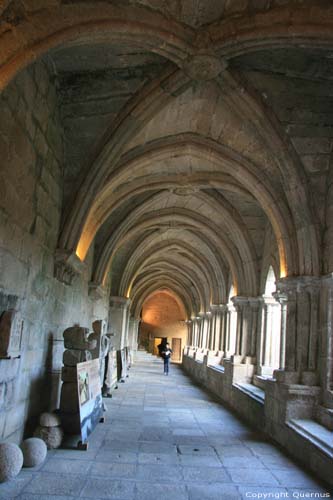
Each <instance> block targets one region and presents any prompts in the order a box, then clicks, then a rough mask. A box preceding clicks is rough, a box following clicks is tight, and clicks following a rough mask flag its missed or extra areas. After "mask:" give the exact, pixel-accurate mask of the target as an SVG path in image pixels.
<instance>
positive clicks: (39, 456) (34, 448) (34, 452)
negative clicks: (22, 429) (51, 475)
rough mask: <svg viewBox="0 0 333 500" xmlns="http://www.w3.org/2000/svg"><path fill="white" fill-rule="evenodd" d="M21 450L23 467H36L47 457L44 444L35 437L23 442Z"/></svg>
mask: <svg viewBox="0 0 333 500" xmlns="http://www.w3.org/2000/svg"><path fill="white" fill-rule="evenodd" d="M21 450H22V453H23V465H24V467H37V465H40V464H41V463H43V462H44V460H45V458H46V455H47V447H46V444H45V442H44V441H43V440H42V439H39V438H36V437H34V438H29V439H26V440H25V441H23V443H22V445H21Z"/></svg>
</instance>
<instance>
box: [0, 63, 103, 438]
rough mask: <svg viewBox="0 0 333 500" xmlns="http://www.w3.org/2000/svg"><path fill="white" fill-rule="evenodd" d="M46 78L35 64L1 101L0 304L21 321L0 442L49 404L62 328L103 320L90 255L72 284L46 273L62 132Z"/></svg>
mask: <svg viewBox="0 0 333 500" xmlns="http://www.w3.org/2000/svg"><path fill="white" fill-rule="evenodd" d="M52 80H53V79H52V75H51V74H50V71H49V69H48V66H47V64H46V63H45V62H44V61H41V62H38V63H37V64H35V65H33V66H32V67H30V68H29V69H28V70H25V71H24V72H23V73H21V74H20V75H19V76H18V77H17V79H16V80H15V81H14V82H13V83H12V84H11V85H10V86H9V87H8V88H7V90H6V91H5V92H4V94H3V95H2V96H1V98H0V107H1V114H0V157H1V160H2V161H1V167H0V297H1V299H0V303H1V305H2V307H3V308H5V307H7V306H6V301H7V305H8V301H9V302H10V301H12V302H15V304H16V307H17V309H18V310H19V312H20V314H21V316H22V318H23V321H24V326H23V337H22V351H21V358H20V359H16V360H0V439H1V438H11V439H12V440H16V441H19V440H20V439H21V437H22V434H23V432H24V428H25V424H26V423H27V422H31V423H32V424H33V423H34V419H33V417H34V416H37V415H38V414H39V413H40V412H41V411H42V410H44V409H45V408H46V407H48V406H49V404H51V403H50V398H51V387H50V373H51V372H52V371H54V370H56V369H57V366H58V365H59V364H60V359H59V358H60V357H61V353H62V342H61V340H62V332H63V330H64V328H65V327H67V326H70V325H72V324H73V323H75V322H77V323H80V324H83V325H85V326H89V325H90V324H91V321H92V319H94V318H104V317H107V314H106V311H105V308H104V307H103V305H102V304H101V302H99V303H98V306H97V309H96V307H95V304H94V303H93V302H92V300H91V299H90V298H89V297H88V286H87V283H88V281H89V279H90V267H91V263H92V259H93V255H92V254H91V255H89V258H88V259H87V262H88V266H87V270H86V273H85V274H84V275H82V276H81V277H80V278H78V279H77V280H76V282H75V283H74V285H73V287H68V286H66V285H64V284H62V283H60V282H58V281H57V280H56V279H55V278H54V277H53V264H54V252H55V249H56V244H57V239H58V232H59V224H60V216H61V209H62V192H63V133H62V126H61V122H60V118H59V108H58V97H57V89H56V85H55V83H54V81H52ZM53 351H54V352H53ZM55 353H56V354H55Z"/></svg>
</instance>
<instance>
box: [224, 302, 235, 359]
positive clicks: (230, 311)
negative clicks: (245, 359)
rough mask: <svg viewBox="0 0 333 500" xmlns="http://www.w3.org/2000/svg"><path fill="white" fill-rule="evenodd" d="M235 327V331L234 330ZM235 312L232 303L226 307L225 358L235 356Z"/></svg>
mask: <svg viewBox="0 0 333 500" xmlns="http://www.w3.org/2000/svg"><path fill="white" fill-rule="evenodd" d="M234 327H235V331H233V330H234ZM236 330H237V310H236V308H235V306H234V305H233V303H232V302H231V303H229V304H228V305H227V311H226V326H225V332H226V340H225V357H226V358H230V356H233V355H234V354H235V350H236V335H237V331H236Z"/></svg>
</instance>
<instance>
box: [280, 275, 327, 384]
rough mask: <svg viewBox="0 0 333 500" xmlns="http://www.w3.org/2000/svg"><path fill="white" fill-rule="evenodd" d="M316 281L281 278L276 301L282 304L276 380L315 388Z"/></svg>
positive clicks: (316, 377)
mask: <svg viewBox="0 0 333 500" xmlns="http://www.w3.org/2000/svg"><path fill="white" fill-rule="evenodd" d="M319 290H320V281H319V278H316V277H312V276H300V277H290V278H283V279H281V280H279V281H278V283H277V293H276V294H274V296H275V298H276V299H277V300H278V301H279V302H280V304H281V347H280V370H279V371H277V372H276V373H275V376H276V378H277V379H278V380H280V381H283V382H286V383H294V384H297V383H301V384H304V385H309V386H313V385H317V383H318V344H319V334H318V329H319Z"/></svg>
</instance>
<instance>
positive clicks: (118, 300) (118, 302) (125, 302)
mask: <svg viewBox="0 0 333 500" xmlns="http://www.w3.org/2000/svg"><path fill="white" fill-rule="evenodd" d="M130 303H131V299H127V298H126V297H120V296H119V297H118V296H115V295H113V296H111V297H110V306H111V307H115V308H117V309H125V308H126V307H128V306H129V305H130Z"/></svg>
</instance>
